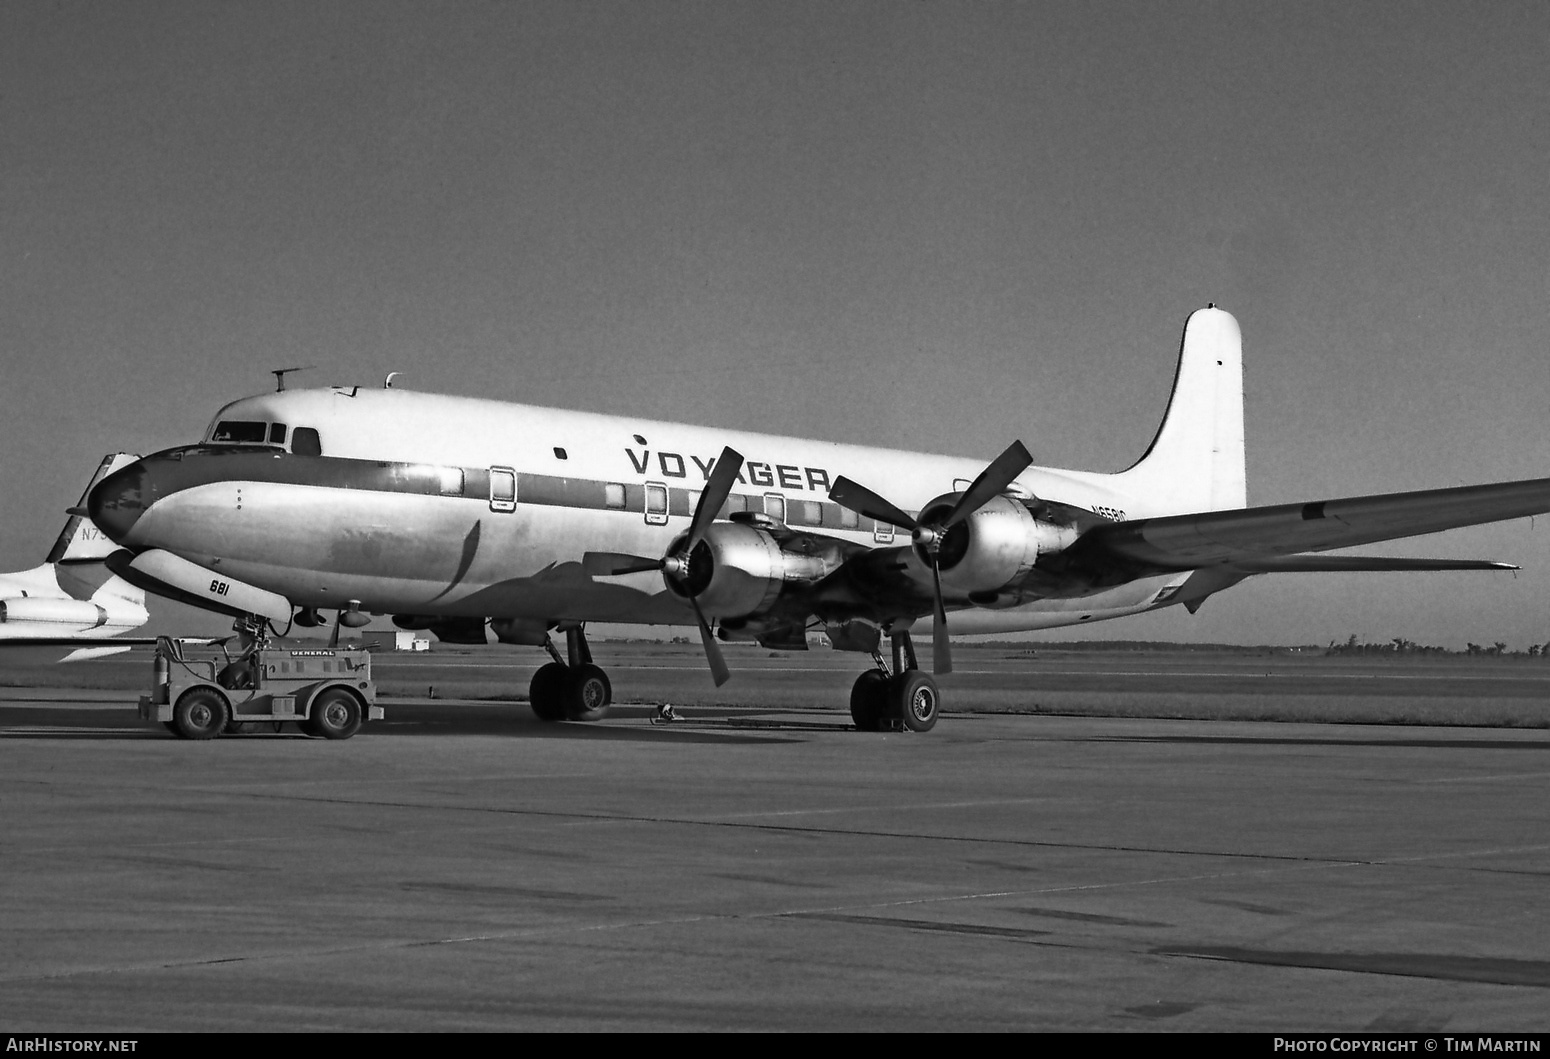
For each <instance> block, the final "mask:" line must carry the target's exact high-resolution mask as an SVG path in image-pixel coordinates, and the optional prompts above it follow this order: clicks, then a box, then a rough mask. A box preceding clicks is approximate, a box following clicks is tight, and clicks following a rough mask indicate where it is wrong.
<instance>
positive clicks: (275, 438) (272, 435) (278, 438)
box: [269, 423, 285, 445]
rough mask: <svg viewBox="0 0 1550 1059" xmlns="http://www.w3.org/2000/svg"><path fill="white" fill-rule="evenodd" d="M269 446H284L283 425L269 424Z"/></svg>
mask: <svg viewBox="0 0 1550 1059" xmlns="http://www.w3.org/2000/svg"><path fill="white" fill-rule="evenodd" d="M269 444H271V445H284V444H285V424H284V423H270V424H269Z"/></svg>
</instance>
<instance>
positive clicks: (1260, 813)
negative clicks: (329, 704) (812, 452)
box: [0, 689, 1550, 1036]
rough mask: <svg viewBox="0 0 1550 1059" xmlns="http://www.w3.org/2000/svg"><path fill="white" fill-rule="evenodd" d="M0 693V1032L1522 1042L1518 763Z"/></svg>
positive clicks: (1534, 981)
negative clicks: (268, 709) (365, 716)
mask: <svg viewBox="0 0 1550 1059" xmlns="http://www.w3.org/2000/svg"><path fill="white" fill-rule="evenodd" d="M131 697H132V696H126V695H125V694H124V693H122V692H70V691H60V692H43V691H29V690H24V689H0V895H3V901H0V1031H5V1032H13V1033H16V1032H28V1033H31V1032H40V1031H49V1030H54V1031H77V1032H104V1033H113V1034H116V1035H121V1036H122V1035H132V1034H133V1033H135V1032H142V1031H159V1030H608V1029H619V1030H642V1029H645V1030H651V1029H663V1030H733V1029H753V1030H761V1029H762V1030H820V1029H830V1030H836V1029H837V1030H1156V1029H1177V1030H1251V1031H1288V1032H1290V1031H1310V1030H1329V1031H1353V1030H1384V1031H1418V1032H1439V1033H1459V1032H1474V1031H1482V1032H1485V1031H1497V1032H1501V1031H1514V1030H1516V1031H1531V1030H1537V1031H1544V1030H1547V1029H1550V1014H1547V1013H1550V913H1547V911H1546V901H1545V893H1546V883H1547V881H1550V797H1547V795H1550V736H1547V734H1546V732H1544V731H1542V730H1538V731H1525V730H1506V729H1503V730H1490V729H1470V728H1463V729H1460V728H1447V729H1443V728H1386V727H1375V726H1355V725H1316V724H1269V723H1253V722H1238V723H1230V722H1215V723H1212V722H1198V721H1153V720H1130V719H1123V720H1122V719H1093V718H1068V717H1028V716H1024V717H1015V716H1013V717H1008V716H983V715H980V716H957V715H949V716H946V717H944V718H943V719H942V721H941V723H940V724H939V725H938V726H937V729H936V730H935V731H934V732H932V733H930V734H928V735H924V736H920V735H902V734H862V733H857V732H854V731H851V730H849V729H848V724H847V722H848V717H847V716H846V715H844V714H843V713H841V712H839V711H838V710H817V709H814V710H801V711H790V712H780V713H771V712H762V711H759V710H755V709H726V710H689V711H686V712H688V714H689V717H688V719H686V720H684V721H680V722H678V723H675V724H670V725H654V724H652V723H650V720H649V712H650V711H648V710H646V709H644V708H633V709H632V708H629V707H623V708H617V707H616V710H615V713H614V714H613V715H612V716H611V717H610V719H609V720H608V721H606V722H604V723H601V724H595V725H580V724H560V725H544V724H540V723H539V722H537V721H536V720H534V719H532V717H531V715H530V714H529V713H528V712H527V710H526V709H525V708H520V707H512V706H497V705H489V704H478V703H456V702H452V703H448V702H421V703H409V704H394V705H393V706H392V708H391V709H390V712H389V717H388V719H387V720H386V721H384V722H377V723H375V724H372V725H368V726H367V727H366V728H365V729H363V731H362V732H361V734H359V735H357V736H356V737H355V738H354V739H351V740H348V741H345V742H338V743H334V742H327V741H322V740H313V739H307V738H304V737H300V736H296V735H289V734H287V735H261V736H260V735H254V736H241V737H226V738H222V739H219V740H216V741H213V742H209V743H189V742H183V741H179V740H175V739H173V738H171V737H170V736H169V735H168V734H167V733H166V732H165V731H163V730H162V729H161V727H160V726H157V725H145V724H142V723H141V722H139V721H138V720H137V719H135V717H134V715H133V712H132V707H130V706H128V705H127V702H128V700H129V699H130V698H131Z"/></svg>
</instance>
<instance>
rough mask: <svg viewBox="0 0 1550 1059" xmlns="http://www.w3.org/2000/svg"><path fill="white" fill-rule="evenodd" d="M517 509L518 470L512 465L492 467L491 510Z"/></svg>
mask: <svg viewBox="0 0 1550 1059" xmlns="http://www.w3.org/2000/svg"><path fill="white" fill-rule="evenodd" d="M516 509H517V472H516V471H514V470H512V469H511V468H510V467H491V468H490V510H491V511H515V510H516Z"/></svg>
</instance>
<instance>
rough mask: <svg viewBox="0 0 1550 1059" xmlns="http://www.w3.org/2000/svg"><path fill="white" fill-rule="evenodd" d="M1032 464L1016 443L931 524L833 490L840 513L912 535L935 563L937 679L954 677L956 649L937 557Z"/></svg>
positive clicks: (846, 483) (882, 502) (855, 489)
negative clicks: (951, 535)
mask: <svg viewBox="0 0 1550 1059" xmlns="http://www.w3.org/2000/svg"><path fill="white" fill-rule="evenodd" d="M1032 463H1033V457H1032V456H1030V455H1028V450H1027V449H1026V448H1024V447H1023V443H1022V442H1021V441H1014V442H1012V444H1011V445H1009V446H1008V447H1007V450H1006V451H1005V452H1003V453H1002V454H1001V455H999V456H997V457H996V458H995V459H994V460H992V461H991V463H990V466H988V467H986V468H985V469H984V470H983V471H981V472H980V474H979V477H978V478H976V479H974V481H973V482H972V483H970V485H969V488H967V489H965V490H964V491H963V493H962V494H961V495H960V496H959V497H958V500H957V502H956V503H955V504H953V506H952V508H951V510H949V511H948V512H947V516H946V517H945V518H942V519H940V520H933V521H932V522H930V523H923V522H920V521H918V520H916V519H915V518H912V517H911V516H910V515H909V514H907V513H906V512H905V511H904V510H903V509H901V508H899V507H898V506H897V505H895V504H894V503H892V502H891V501H889V500H888V499H886V498H885V497H882V496H879V495H878V494H877V493H874V492H872V490H870V489H868V488H867V487H866V486H864V485H860V484H858V483H856V482H853V481H851V480H850V479H849V478H846V477H844V476H841V477H840V478H838V479H836V480H835V483H834V485H833V487H832V488H830V490H829V499H830V500H833V501H834V502H835V503H836V504H839V505H840V506H841V507H844V508H849V509H850V510H851V511H854V512H855V513H856V514H858V515H865V516H866V517H867V518H870V519H876V520H877V521H879V522H887V523H889V524H891V525H894V526H898V527H899V528H900V529H905V530H908V531H909V532H910V537H911V539H912V540H913V541H914V543H915V544H916V545H918V546H919V547H920V548H921V549H922V550H923V551H924V552H925V553H926V555H927V556H928V557H929V558H930V559H931V587H932V591H933V594H934V597H935V598H934V599H933V604H934V605H933V607H932V613H933V616H934V618H935V621H934V622H933V623H932V624H933V628H932V633H931V667H932V669H933V670H934V671H935V672H937V673H951V672H952V671H953V657H952V647H951V646H950V645H949V643H948V639H947V607H946V606H945V605H944V604H943V602H942V570H941V565H940V562H939V555H938V553H939V552H940V550H941V546H942V539H943V538H944V537H946V536H947V531H948V530H950V529H952V528H953V527H954V526H956V525H958V524H959V523H960V522H962V521H963V520H964V519H966V518H968V517H969V516H970V515H972V514H974V512H976V511H978V510H979V509H980V508H982V507H984V506H985V505H986V504H988V503H990V501H991V500H993V499H995V498H996V497H998V496H1000V495H1001V494H1002V493H1003V492H1005V491H1006V487H1007V486H1009V485H1011V484H1012V482H1013V480H1014V479H1016V477H1017V476H1018V475H1019V474H1022V473H1023V471H1024V470H1026V469H1027V468H1028V467H1029V466H1030V465H1032Z"/></svg>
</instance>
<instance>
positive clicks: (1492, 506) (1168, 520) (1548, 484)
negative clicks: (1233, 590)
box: [1071, 478, 1550, 570]
mask: <svg viewBox="0 0 1550 1059" xmlns="http://www.w3.org/2000/svg"><path fill="white" fill-rule="evenodd" d="M1546 511H1550V478H1535V479H1532V480H1529V481H1521V482H1501V483H1498V484H1493V485H1468V486H1460V487H1458V488H1453V489H1428V490H1424V491H1421V492H1414V493H1386V494H1381V495H1377V496H1357V497H1344V498H1340V499H1335V500H1319V501H1315V502H1313V503H1307V504H1278V505H1274V506H1271V507H1251V508H1243V509H1240V510H1236V511H1208V512H1202V513H1200V514H1195V515H1168V516H1165V517H1162V518H1151V519H1137V520H1136V521H1133V522H1117V523H1111V524H1109V525H1106V526H1099V527H1097V528H1095V529H1093V530H1091V531H1089V532H1087V533H1085V534H1083V535H1082V537H1081V539H1080V540H1078V542H1077V543H1076V544H1075V545H1073V547H1072V549H1071V550H1072V551H1076V550H1080V551H1081V552H1082V553H1083V558H1084V559H1086V560H1088V561H1091V560H1093V559H1096V558H1100V557H1106V558H1110V559H1113V560H1117V561H1120V562H1123V563H1126V564H1139V565H1141V566H1145V567H1149V568H1152V569H1157V570H1193V569H1198V568H1200V567H1202V566H1214V565H1217V564H1221V563H1235V564H1242V563H1245V562H1253V561H1256V560H1265V559H1271V558H1274V557H1278V556H1288V555H1294V554H1296V553H1298V552H1320V551H1328V550H1330V549H1333V548H1349V547H1352V546H1354V545H1358V544H1372V543H1375V542H1377V541H1386V540H1395V539H1398V538H1400V537H1414V536H1418V535H1420V534H1423V533H1437V532H1440V531H1442V530H1448V529H1455V528H1457V527H1459V526H1474V525H1478V524H1480V523H1484V522H1500V521H1502V520H1505V519H1513V518H1523V517H1525V516H1528V515H1538V514H1543V513H1544V512H1546ZM1347 569H1354V568H1353V567H1347Z"/></svg>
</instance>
